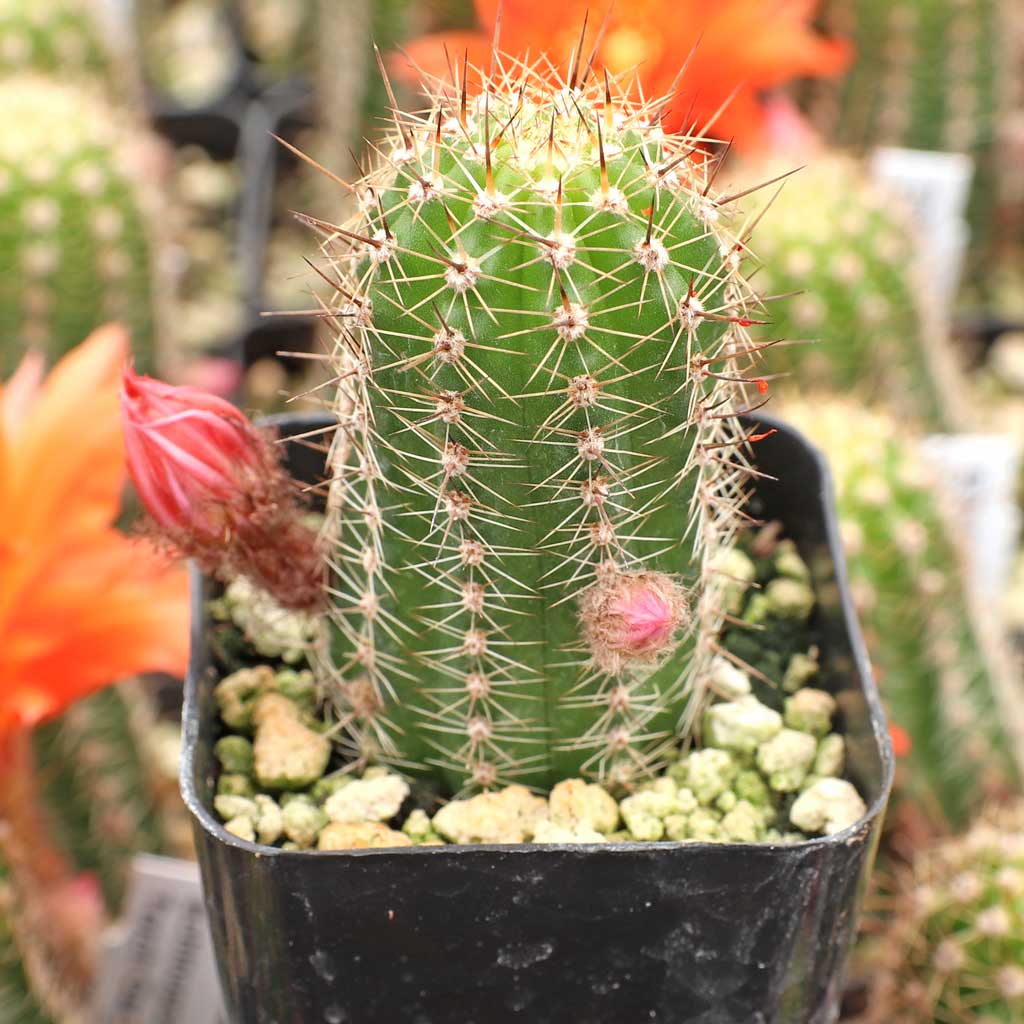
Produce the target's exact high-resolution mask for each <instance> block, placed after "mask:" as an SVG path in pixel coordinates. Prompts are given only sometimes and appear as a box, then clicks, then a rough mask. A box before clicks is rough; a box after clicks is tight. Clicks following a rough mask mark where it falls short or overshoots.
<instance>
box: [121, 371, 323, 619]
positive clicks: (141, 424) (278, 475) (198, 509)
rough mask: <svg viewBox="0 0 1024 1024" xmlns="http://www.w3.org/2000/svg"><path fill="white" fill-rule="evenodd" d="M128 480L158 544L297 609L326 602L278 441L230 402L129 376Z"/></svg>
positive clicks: (125, 385) (312, 543) (125, 395)
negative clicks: (247, 582)
mask: <svg viewBox="0 0 1024 1024" xmlns="http://www.w3.org/2000/svg"><path fill="white" fill-rule="evenodd" d="M121 420H122V425H123V429H124V441H125V455H126V458H127V462H128V471H129V473H130V475H131V478H132V481H133V482H134V484H135V487H136V490H137V491H138V492H139V497H140V498H141V500H142V503H143V505H144V506H145V507H146V510H147V511H148V513H149V515H150V517H151V519H152V521H153V523H154V525H155V528H156V533H157V534H158V536H159V537H160V538H161V539H163V540H164V541H166V542H167V543H169V544H170V545H171V546H172V547H174V548H175V549H176V550H177V551H178V552H179V553H180V554H181V555H184V556H186V557H190V558H195V559H196V560H197V561H198V562H199V564H200V566H201V567H202V568H203V569H204V570H205V571H207V572H210V573H212V574H214V575H216V576H218V577H219V578H221V579H224V580H230V579H232V578H234V577H235V576H240V575H244V576H248V577H250V578H251V579H252V580H253V582H255V583H256V584H258V585H259V586H261V587H263V588H264V589H265V590H267V591H269V592H270V593H271V594H273V595H274V597H276V598H277V600H278V601H279V602H280V603H281V604H283V605H285V606H286V607H289V608H313V607H315V606H316V605H318V604H319V603H320V601H321V600H322V580H323V563H322V560H321V558H320V555H319V552H318V551H317V545H316V537H315V535H314V533H313V532H312V531H311V530H309V529H308V528H307V527H306V526H305V525H303V523H302V522H301V514H302V508H301V505H300V504H299V502H298V500H297V489H296V486H295V483H294V481H293V480H292V479H291V478H290V477H289V476H288V475H287V473H285V471H284V470H283V469H282V468H281V465H280V462H279V459H278V452H277V450H276V449H275V446H274V444H273V442H272V440H271V439H270V438H269V437H268V436H266V435H265V434H263V433H261V432H260V431H259V430H257V429H256V428H255V427H254V426H253V425H252V423H250V422H249V420H248V419H247V418H246V417H245V416H244V415H243V414H242V413H241V412H240V411H239V410H238V409H236V408H235V406H233V405H231V403H230V402H226V401H225V400H224V399H222V398H217V397H215V396H214V395H209V394H206V393H204V392H202V391H199V390H197V389H195V388H191V387H174V386H172V385H170V384H165V383H164V382H163V381H159V380H154V379H153V378H151V377H144V376H141V375H139V374H136V373H135V372H134V371H133V370H132V369H131V368H130V367H125V370H124V375H123V381H122V388H121Z"/></svg>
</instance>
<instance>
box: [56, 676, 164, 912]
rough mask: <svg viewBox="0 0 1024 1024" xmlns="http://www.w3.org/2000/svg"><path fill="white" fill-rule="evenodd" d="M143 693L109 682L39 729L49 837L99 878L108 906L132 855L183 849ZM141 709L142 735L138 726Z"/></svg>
mask: <svg viewBox="0 0 1024 1024" xmlns="http://www.w3.org/2000/svg"><path fill="white" fill-rule="evenodd" d="M148 699H149V698H148V696H147V693H146V691H145V690H144V689H143V688H142V686H141V684H139V683H124V684H121V685H119V686H116V687H109V688H108V689H106V690H102V691H100V692H99V693H97V694H95V695H94V696H92V697H89V698H87V699H86V700H83V701H80V702H79V703H78V704H76V705H74V706H73V707H72V708H70V709H69V710H68V711H66V712H65V713H64V714H63V715H61V716H60V718H57V719H55V720H54V721H53V722H49V723H46V724H45V725H42V726H40V727H39V729H38V730H37V731H36V752H37V754H36V756H37V761H38V764H39V765H40V766H41V776H42V779H41V781H42V784H43V798H44V801H45V803H46V805H47V808H48V810H49V812H50V820H51V824H52V828H53V834H54V837H55V838H56V840H57V841H58V842H59V844H60V845H61V847H62V848H63V849H64V850H65V851H66V852H67V853H68V855H69V856H70V858H71V860H72V862H73V863H74V864H75V866H76V867H77V868H78V869H79V870H81V871H91V872H95V874H96V875H97V876H98V877H99V880H100V882H101V884H102V887H103V894H104V897H105V898H106V901H107V905H108V907H109V908H110V909H111V911H113V912H116V911H117V909H118V908H119V907H120V904H121V900H122V898H123V896H124V891H125V884H126V883H127V881H128V876H129V872H130V869H131V859H132V857H133V856H134V855H135V854H136V853H143V852H149V853H172V852H173V853H177V854H181V853H183V852H184V844H183V843H182V836H181V828H180V826H176V825H175V813H174V804H173V803H171V802H170V801H169V800H167V799H166V798H165V797H164V795H163V791H164V790H165V788H166V787H164V786H162V785H161V783H160V774H161V771H162V769H161V767H160V765H159V763H158V762H159V760H160V758H161V752H160V749H159V744H160V743H161V742H162V738H161V732H160V730H159V729H156V728H154V724H155V723H153V721H152V720H151V716H150V715H149V714H148V713H147V711H146V710H145V708H143V707H140V705H141V704H145V703H146V702H147V701H148ZM139 715H143V716H145V720H146V723H147V731H148V734H147V735H141V734H140V731H139V729H137V728H135V725H134V723H133V716H139ZM172 760H173V759H172ZM164 774H166V773H164ZM158 793H159V794H160V798H159V799H155V797H156V796H157V794H158ZM162 804H166V805H167V807H168V808H169V809H170V813H169V814H167V813H164V807H162V806H161V805H162ZM177 804H178V806H179V807H181V806H182V805H181V802H180V799H179V800H178V801H177ZM169 832H170V833H171V834H168V833H169ZM172 840H174V841H172Z"/></svg>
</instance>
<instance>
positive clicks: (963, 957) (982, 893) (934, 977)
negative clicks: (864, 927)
mask: <svg viewBox="0 0 1024 1024" xmlns="http://www.w3.org/2000/svg"><path fill="white" fill-rule="evenodd" d="M889 889H890V892H889V893H888V894H887V897H888V898H887V899H886V901H885V909H886V911H887V913H886V915H885V918H884V919H883V920H884V921H885V925H886V926H885V930H884V932H882V934H881V935H880V937H879V938H878V939H877V940H876V941H875V942H874V949H873V955H870V954H869V960H868V962H869V963H870V964H871V966H872V974H871V977H872V985H871V998H870V1003H869V1009H868V1012H867V1014H865V1017H864V1020H865V1024H889V1022H890V1021H899V1022H900V1024H932V1022H933V1021H949V1022H950V1024H953V1022H955V1024H1000V1022H1002V1024H1011V1022H1015V1021H1020V1020H1022V1019H1024V804H1022V803H1019V802H1018V803H1015V804H1011V805H1009V806H1006V807H995V808H992V807H990V808H989V809H988V810H987V811H986V812H985V813H984V814H983V815H982V816H981V817H980V819H979V820H978V821H977V822H976V823H975V824H974V825H973V826H972V827H971V829H970V831H969V832H967V834H966V835H963V836H957V837H955V838H951V839H945V840H943V841H940V842H938V843H936V844H935V845H934V846H932V847H930V848H929V847H926V848H925V849H923V850H921V851H920V852H919V853H918V854H917V856H916V857H915V858H914V860H913V863H912V865H911V866H910V869H909V870H906V871H904V872H903V873H902V874H901V875H899V876H896V877H895V878H894V879H893V880H892V881H891V882H890V885H889Z"/></svg>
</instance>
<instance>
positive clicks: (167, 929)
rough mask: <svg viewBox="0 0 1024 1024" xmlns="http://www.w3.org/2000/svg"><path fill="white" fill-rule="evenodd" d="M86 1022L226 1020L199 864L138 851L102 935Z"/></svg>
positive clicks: (202, 1023)
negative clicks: (121, 901)
mask: <svg viewBox="0 0 1024 1024" xmlns="http://www.w3.org/2000/svg"><path fill="white" fill-rule="evenodd" d="M92 1024H227V1017H226V1015H225V1014H224V1009H223V1001H222V999H221V994H220V982H219V981H218V979H217V969H216V967H215V965H214V960H213V949H212V946H211V944H210V931H209V926H208V925H207V921H206V908H205V907H204V905H203V890H202V886H201V884H200V881H199V868H198V866H197V865H195V864H193V863H191V862H190V861H184V860H173V859H172V858H170V857H154V856H150V855H148V854H143V855H141V856H139V857H136V858H135V860H134V862H133V864H132V881H131V886H130V888H129V893H128V902H127V906H126V908H125V912H124V916H123V917H122V919H121V920H120V921H119V922H118V923H117V924H116V925H115V926H114V927H113V928H111V929H110V930H109V931H108V932H107V934H106V935H105V936H104V938H103V952H102V960H101V963H100V973H99V979H98V982H97V985H96V991H95V997H94V1000H93V1012H92Z"/></svg>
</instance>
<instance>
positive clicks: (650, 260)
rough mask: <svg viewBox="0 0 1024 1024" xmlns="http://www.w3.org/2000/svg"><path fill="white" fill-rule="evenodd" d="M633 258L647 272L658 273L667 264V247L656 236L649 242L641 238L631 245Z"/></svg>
mask: <svg viewBox="0 0 1024 1024" xmlns="http://www.w3.org/2000/svg"><path fill="white" fill-rule="evenodd" d="M633 258H634V259H635V260H636V261H637V263H639V264H640V266H641V267H643V268H644V270H646V271H647V272H648V273H651V272H652V271H653V272H654V273H655V274H660V273H661V272H662V271H663V270H664V269H665V268H666V267H667V266H668V264H669V255H668V249H666V248H665V245H664V243H662V242H659V241H658V239H657V238H652V239H651V240H650V241H649V242H647V241H645V240H643V239H641V240H640V241H639V242H637V243H636V245H635V246H633Z"/></svg>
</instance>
